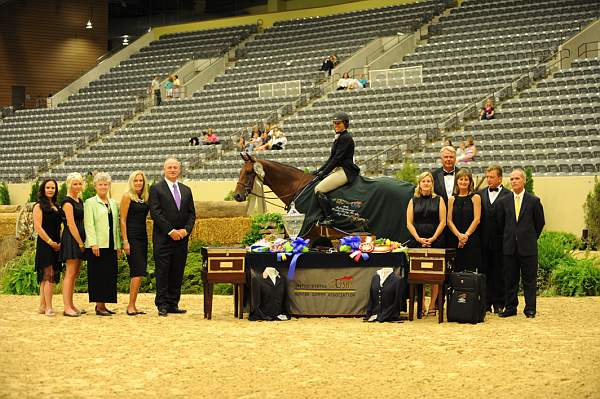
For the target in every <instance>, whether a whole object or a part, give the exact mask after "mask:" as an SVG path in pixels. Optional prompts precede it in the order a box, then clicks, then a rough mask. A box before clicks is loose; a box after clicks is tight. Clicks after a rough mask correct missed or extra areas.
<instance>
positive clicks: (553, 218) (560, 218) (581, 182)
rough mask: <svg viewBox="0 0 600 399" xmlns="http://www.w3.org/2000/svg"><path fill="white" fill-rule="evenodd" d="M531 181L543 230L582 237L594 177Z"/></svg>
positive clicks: (17, 190)
mask: <svg viewBox="0 0 600 399" xmlns="http://www.w3.org/2000/svg"><path fill="white" fill-rule="evenodd" d="M505 177H507V176H505ZM534 179H535V180H534V190H535V193H536V195H538V196H539V197H540V198H541V199H542V204H543V206H544V211H545V214H546V229H547V230H555V231H566V232H570V233H573V234H575V235H577V236H581V231H582V230H583V229H584V228H585V226H584V219H583V204H584V202H585V198H586V196H587V194H588V193H589V192H590V191H591V190H592V189H593V187H594V176H552V177H534ZM185 183H186V184H188V185H189V186H190V187H191V188H192V191H193V193H194V198H195V199H196V201H222V200H223V199H224V198H225V197H226V196H227V194H228V193H229V192H230V191H232V190H234V189H235V183H236V182H235V181H186V182H185ZM504 185H505V186H510V184H509V183H508V179H506V180H505V182H504ZM8 188H9V192H10V198H11V202H12V204H13V205H20V204H24V203H25V202H26V201H27V199H28V197H29V192H30V190H31V184H27V183H22V184H9V186H8ZM125 188H126V183H122V182H117V183H114V184H113V185H112V188H111V193H112V195H113V197H115V198H119V199H120V198H121V195H122V193H123V192H124V191H125ZM269 195H271V194H269ZM272 202H278V201H272ZM232 205H233V204H232ZM267 210H268V212H283V210H282V209H281V208H278V207H276V206H273V205H269V204H267ZM201 213H202V212H201ZM232 216H235V215H232ZM237 216H239V215H237Z"/></svg>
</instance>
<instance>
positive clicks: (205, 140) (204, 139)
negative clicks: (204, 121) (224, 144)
mask: <svg viewBox="0 0 600 399" xmlns="http://www.w3.org/2000/svg"><path fill="white" fill-rule="evenodd" d="M209 144H210V143H209V142H208V132H207V131H206V130H203V131H202V145H209Z"/></svg>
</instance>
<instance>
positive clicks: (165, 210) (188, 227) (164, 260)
mask: <svg viewBox="0 0 600 399" xmlns="http://www.w3.org/2000/svg"><path fill="white" fill-rule="evenodd" d="M163 169H164V175H165V178H164V179H163V180H161V181H159V182H158V183H156V184H154V185H153V186H152V188H151V189H150V199H149V205H150V216H151V217H152V220H153V221H154V228H153V230H152V244H153V246H154V262H155V264H156V299H155V301H154V302H155V304H156V307H157V308H158V315H159V316H167V314H168V313H186V310H185V309H180V308H179V298H180V296H181V282H182V281H183V270H184V268H185V262H186V260H187V249H188V237H189V234H190V233H191V232H192V229H193V228H194V223H195V221H196V209H195V207H194V198H193V197H192V191H191V190H190V188H189V187H187V186H186V185H184V184H182V183H180V182H179V181H178V180H177V178H178V177H179V174H180V173H181V163H180V162H179V161H178V160H177V159H175V158H168V159H167V160H166V161H165V163H164V167H163Z"/></svg>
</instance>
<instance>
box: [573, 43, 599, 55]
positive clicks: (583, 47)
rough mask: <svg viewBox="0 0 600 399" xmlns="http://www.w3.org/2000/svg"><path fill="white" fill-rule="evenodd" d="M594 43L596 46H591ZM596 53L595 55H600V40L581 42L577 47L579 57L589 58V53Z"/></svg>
mask: <svg viewBox="0 0 600 399" xmlns="http://www.w3.org/2000/svg"><path fill="white" fill-rule="evenodd" d="M592 44H595V45H596V46H595V47H592V48H589V47H590V46H591V45H592ZM594 52H595V53H596V55H594V56H593V57H598V56H600V41H592V42H585V43H581V44H580V45H579V47H577V58H581V57H582V56H583V57H584V58H588V53H594Z"/></svg>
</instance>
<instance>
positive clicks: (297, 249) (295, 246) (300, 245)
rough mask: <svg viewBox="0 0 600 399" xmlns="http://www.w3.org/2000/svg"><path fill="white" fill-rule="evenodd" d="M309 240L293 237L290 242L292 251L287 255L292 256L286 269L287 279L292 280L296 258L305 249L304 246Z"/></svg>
mask: <svg viewBox="0 0 600 399" xmlns="http://www.w3.org/2000/svg"><path fill="white" fill-rule="evenodd" d="M309 242H310V240H308V239H307V240H304V239H302V238H300V237H296V238H294V240H293V241H292V242H291V243H290V244H291V245H292V253H291V254H288V255H292V254H293V255H294V256H292V260H291V261H290V268H289V269H288V275H287V278H288V280H293V279H294V275H295V274H296V263H297V262H298V258H299V257H300V255H302V253H303V252H304V251H305V248H306V247H307V246H308V243H309Z"/></svg>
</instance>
